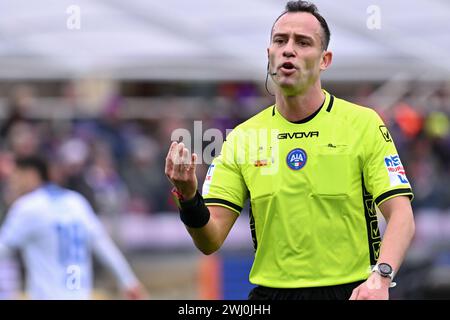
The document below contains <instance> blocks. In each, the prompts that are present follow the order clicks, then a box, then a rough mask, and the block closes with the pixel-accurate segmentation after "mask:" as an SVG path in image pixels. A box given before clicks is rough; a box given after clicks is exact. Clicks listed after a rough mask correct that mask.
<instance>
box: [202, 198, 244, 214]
mask: <svg viewBox="0 0 450 320" xmlns="http://www.w3.org/2000/svg"><path fill="white" fill-rule="evenodd" d="M208 203H210V204H214V203H220V204H224V205H227V206H229V207H231V208H233V209H235V210H237V211H239V212H241V211H242V208H241V207H239V206H238V205H237V204H234V203H232V202H230V201H227V200H223V199H218V198H208V199H205V204H208Z"/></svg>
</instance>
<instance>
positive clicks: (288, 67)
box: [281, 62, 295, 70]
mask: <svg viewBox="0 0 450 320" xmlns="http://www.w3.org/2000/svg"><path fill="white" fill-rule="evenodd" d="M281 67H282V68H283V69H286V70H293V69H295V66H294V64H293V63H291V62H285V63H283V64H282V65H281Z"/></svg>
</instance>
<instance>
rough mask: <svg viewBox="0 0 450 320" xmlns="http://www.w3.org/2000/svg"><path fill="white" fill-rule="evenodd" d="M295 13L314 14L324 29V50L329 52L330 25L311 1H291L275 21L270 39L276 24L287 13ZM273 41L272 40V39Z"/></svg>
mask: <svg viewBox="0 0 450 320" xmlns="http://www.w3.org/2000/svg"><path fill="white" fill-rule="evenodd" d="M293 12H308V13H310V14H312V15H313V16H314V17H316V19H317V20H318V21H319V23H320V26H321V27H322V31H323V36H322V37H321V38H322V49H323V50H327V49H328V44H329V43H330V36H331V33H330V28H329V27H328V23H327V21H326V20H325V18H324V17H322V15H321V14H320V13H319V9H317V7H316V5H315V4H313V3H311V2H309V1H289V2H288V3H287V4H286V8H285V10H284V11H283V13H282V14H280V15H279V16H278V18H277V19H276V20H275V22H274V23H273V25H272V31H271V32H270V38H272V34H273V28H274V27H275V24H276V23H277V21H278V20H280V18H281V17H282V16H284V15H285V14H286V13H293ZM271 41H272V39H271Z"/></svg>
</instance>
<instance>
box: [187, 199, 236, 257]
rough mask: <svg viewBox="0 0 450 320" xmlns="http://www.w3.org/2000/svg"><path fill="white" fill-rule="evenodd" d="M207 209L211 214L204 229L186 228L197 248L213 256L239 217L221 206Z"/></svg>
mask: <svg viewBox="0 0 450 320" xmlns="http://www.w3.org/2000/svg"><path fill="white" fill-rule="evenodd" d="M207 209H208V210H209V212H210V218H209V221H208V223H207V224H206V225H205V226H204V227H202V228H190V227H188V226H186V229H187V230H188V232H189V234H190V235H191V237H192V240H194V244H195V246H196V247H197V248H198V249H199V250H200V251H201V252H203V253H204V254H211V253H214V252H215V251H217V250H218V249H219V248H220V247H221V246H222V244H223V242H224V241H225V239H226V238H227V236H228V233H229V232H230V230H231V228H232V227H233V225H234V222H235V221H236V219H237V218H238V215H237V214H236V213H235V212H233V211H231V210H230V209H228V208H225V207H221V206H208V208H207Z"/></svg>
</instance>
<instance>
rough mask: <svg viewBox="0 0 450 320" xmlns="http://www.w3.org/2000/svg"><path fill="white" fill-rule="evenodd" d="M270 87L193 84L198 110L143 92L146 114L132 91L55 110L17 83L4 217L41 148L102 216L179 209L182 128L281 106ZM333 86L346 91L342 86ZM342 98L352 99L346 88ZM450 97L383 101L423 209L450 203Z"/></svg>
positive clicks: (1, 173) (7, 145) (5, 117)
mask: <svg viewBox="0 0 450 320" xmlns="http://www.w3.org/2000/svg"><path fill="white" fill-rule="evenodd" d="M261 87H262V86H260V85H256V84H249V83H228V84H221V85H217V86H215V87H214V90H211V89H210V90H209V91H208V94H206V95H205V94H204V92H203V93H199V92H196V91H195V89H192V90H191V91H189V94H190V95H191V97H194V98H195V97H196V96H197V97H200V98H201V99H200V100H195V101H194V102H192V101H191V103H190V104H193V105H195V104H196V103H197V102H196V101H202V102H201V103H200V104H199V106H198V108H195V106H194V107H193V108H189V107H190V106H189V103H188V102H187V101H188V100H189V99H186V106H185V105H183V103H182V102H180V101H183V99H176V97H173V96H167V95H166V96H164V95H163V96H162V97H159V98H162V99H161V100H163V103H162V104H158V105H152V102H151V101H156V100H155V99H149V100H148V101H149V103H148V104H146V103H145V98H142V99H141V103H142V104H143V106H144V108H143V109H142V110H141V112H137V113H136V112H134V111H135V109H133V108H132V106H130V104H129V103H128V102H127V99H126V95H124V94H119V93H115V94H111V95H109V96H108V97H107V99H104V100H103V101H102V102H101V105H100V107H99V108H98V109H99V112H97V113H93V114H88V115H86V114H83V115H82V116H80V114H79V113H76V112H74V113H73V116H70V115H69V116H66V117H54V116H52V115H51V114H47V115H46V114H45V113H43V112H39V108H40V106H42V101H41V102H40V99H39V97H40V95H39V92H36V89H34V88H33V87H30V86H24V85H21V86H17V87H15V88H14V89H13V90H11V93H10V94H9V96H8V97H6V98H7V99H6V100H5V101H6V103H5V104H4V105H3V110H1V115H2V117H1V118H0V121H1V122H0V194H1V198H2V199H1V208H0V209H1V214H0V216H1V215H2V214H4V212H5V209H6V208H7V207H8V205H9V204H10V203H11V201H13V200H14V198H15V197H16V195H15V192H14V190H11V189H10V188H9V187H8V183H7V181H8V175H9V173H10V168H11V161H12V159H13V157H14V156H15V155H29V154H33V153H38V154H41V155H44V156H46V158H48V159H49V160H50V163H51V175H52V179H53V180H54V181H56V182H58V183H60V184H61V185H63V186H66V187H68V188H71V189H74V190H77V191H79V192H81V193H82V194H83V195H85V196H86V197H87V199H89V201H90V202H91V204H92V205H93V207H94V208H95V210H96V212H98V214H103V215H110V216H114V215H120V214H155V213H159V212H166V211H176V208H175V207H174V204H173V202H172V201H171V197H170V193H169V190H170V185H169V183H168V181H167V179H166V177H165V176H164V161H165V156H166V152H167V149H168V147H169V144H170V139H171V133H172V132H173V130H174V129H177V128H186V129H187V130H192V129H193V121H194V120H202V130H203V131H205V130H207V129H208V128H218V129H220V130H221V131H222V132H225V130H226V129H231V128H233V127H234V126H236V125H237V124H238V123H240V122H242V121H243V120H245V119H247V118H248V117H249V116H251V115H252V114H255V113H257V112H258V110H260V109H262V108H263V107H264V106H268V105H270V104H271V97H270V96H269V95H268V94H267V93H266V92H264V91H263V89H262V88H261ZM329 91H331V92H333V93H335V94H336V95H337V96H339V90H337V92H334V91H333V89H329ZM184 95H186V93H184ZM341 97H343V98H347V97H345V94H344V96H342V95H341ZM449 97H450V93H449V92H446V91H445V90H442V92H437V93H436V94H435V96H433V99H438V100H439V102H440V103H438V104H437V105H438V107H435V108H427V106H423V105H421V106H418V105H414V103H413V102H410V101H408V99H405V100H404V101H401V102H398V103H396V104H395V105H394V106H392V107H391V108H388V109H382V108H379V109H377V111H378V112H379V113H380V114H381V116H382V117H383V118H384V120H385V122H386V124H387V126H388V128H389V129H390V131H391V134H392V135H393V136H394V138H395V142H396V145H397V148H398V150H399V153H400V155H401V158H402V161H403V163H404V165H405V167H406V170H407V174H408V177H409V179H410V180H411V183H412V185H413V188H414V192H415V201H414V202H413V205H414V207H415V208H438V209H443V210H446V209H449V208H450V98H449ZM357 98H359V101H358V100H356V101H355V99H354V97H353V98H349V99H353V101H354V102H356V103H361V104H365V102H366V101H364V97H363V96H361V97H357ZM61 101H64V106H62V107H61V108H63V107H64V108H71V110H72V111H76V110H78V109H82V108H81V107H80V105H79V104H80V102H79V101H78V100H77V98H76V96H75V95H74V94H73V92H72V91H71V90H65V91H64V92H62V93H61ZM197 104H198V103H197ZM366 105H367V104H366ZM183 108H186V109H183ZM375 108H376V106H375ZM133 110H134V111H133ZM56 111H58V110H57V109H55V110H54V112H56ZM132 111H133V112H134V113H133V112H132ZM203 143H205V142H203ZM206 169H207V166H206V165H202V166H200V167H199V170H198V177H199V183H202V181H203V177H204V176H205V170H206Z"/></svg>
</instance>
